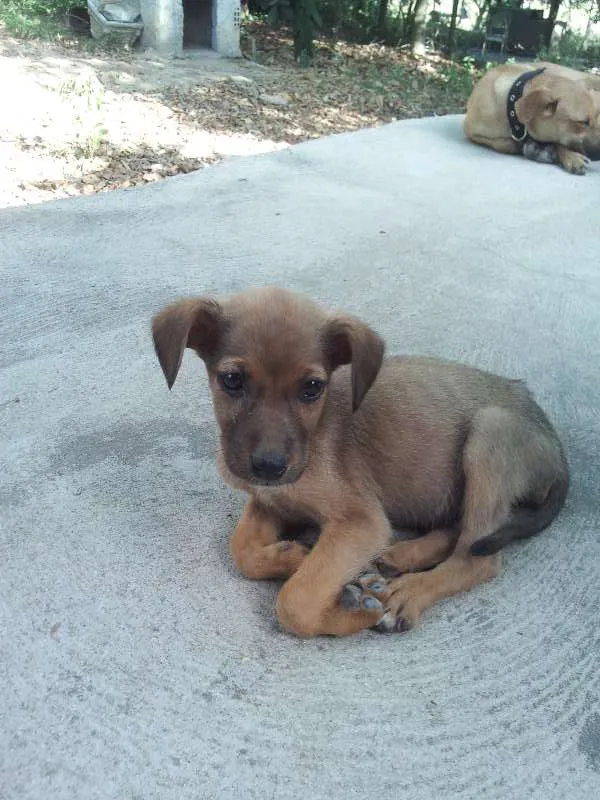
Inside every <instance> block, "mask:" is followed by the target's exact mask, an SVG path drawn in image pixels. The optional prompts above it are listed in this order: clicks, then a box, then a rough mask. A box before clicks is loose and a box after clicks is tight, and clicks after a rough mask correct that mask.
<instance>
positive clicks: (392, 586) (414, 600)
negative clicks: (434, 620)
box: [375, 574, 428, 633]
mask: <svg viewBox="0 0 600 800" xmlns="http://www.w3.org/2000/svg"><path fill="white" fill-rule="evenodd" d="M423 589H424V587H423V579H422V576H421V575H420V574H415V575H403V576H402V577H401V578H396V579H395V580H392V581H390V583H389V584H388V591H389V598H388V600H387V602H386V609H385V614H384V615H383V616H382V618H381V619H380V620H379V622H378V623H377V625H376V626H375V629H376V630H378V631H379V632H380V633H392V632H398V633H406V632H407V631H410V630H412V629H413V628H414V627H415V625H416V624H417V623H418V621H419V619H420V617H421V613H422V612H423V610H424V609H425V608H427V606H428V602H427V599H426V595H425V594H424V591H423Z"/></svg>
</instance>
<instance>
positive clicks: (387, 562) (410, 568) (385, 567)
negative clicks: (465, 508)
mask: <svg viewBox="0 0 600 800" xmlns="http://www.w3.org/2000/svg"><path fill="white" fill-rule="evenodd" d="M457 537H458V531H457V530H454V529H452V528H437V529H436V530H433V531H430V532H429V533H426V534H425V535H424V536H419V537H417V538H416V539H403V540H402V541H399V542H396V543H395V544H393V545H391V546H390V547H388V549H387V550H386V551H385V553H384V554H383V555H382V556H381V558H378V559H377V561H376V562H375V566H376V567H377V569H378V570H379V571H380V572H381V574H382V575H384V576H386V577H393V576H397V575H399V574H400V573H403V572H418V571H419V570H422V569H430V568H431V567H435V566H436V564H439V563H440V561H444V559H446V558H448V556H449V555H450V553H451V552H452V549H453V547H454V544H455V542H456V539H457Z"/></svg>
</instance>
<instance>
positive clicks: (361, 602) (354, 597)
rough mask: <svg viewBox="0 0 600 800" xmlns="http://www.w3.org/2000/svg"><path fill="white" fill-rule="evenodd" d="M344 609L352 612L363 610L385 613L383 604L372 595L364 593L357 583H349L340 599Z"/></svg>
mask: <svg viewBox="0 0 600 800" xmlns="http://www.w3.org/2000/svg"><path fill="white" fill-rule="evenodd" d="M340 603H341V605H342V606H343V608H346V609H348V610H350V611H356V610H360V609H363V610H364V611H383V603H382V602H381V601H380V600H378V599H377V598H376V597H373V595H372V594H367V593H366V592H364V591H363V588H362V586H360V585H359V584H357V583H347V584H346V585H345V586H344V588H343V590H342V596H341V598H340Z"/></svg>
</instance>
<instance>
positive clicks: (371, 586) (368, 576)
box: [358, 572, 387, 594]
mask: <svg viewBox="0 0 600 800" xmlns="http://www.w3.org/2000/svg"><path fill="white" fill-rule="evenodd" d="M358 585H359V586H361V587H362V588H363V589H364V590H365V591H367V592H371V593H373V594H385V592H386V590H387V581H386V580H385V578H383V577H382V576H381V575H379V574H378V573H377V572H365V573H363V574H362V575H360V576H359V578H358Z"/></svg>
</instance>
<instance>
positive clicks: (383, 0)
mask: <svg viewBox="0 0 600 800" xmlns="http://www.w3.org/2000/svg"><path fill="white" fill-rule="evenodd" d="M387 15H388V0H379V6H378V7H377V31H378V33H379V34H380V35H381V36H383V35H384V34H385V29H386V27H387Z"/></svg>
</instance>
